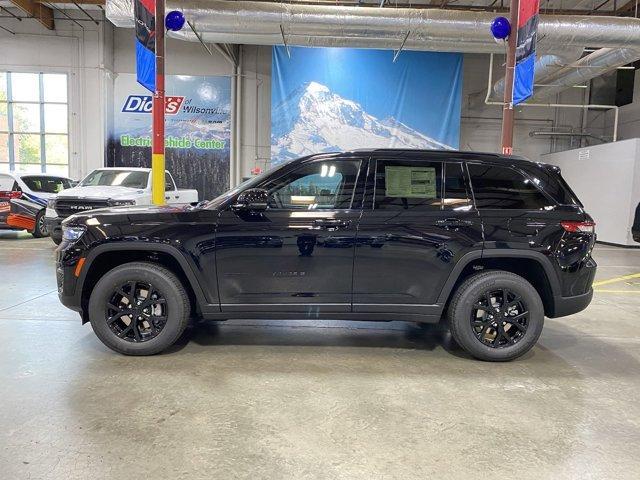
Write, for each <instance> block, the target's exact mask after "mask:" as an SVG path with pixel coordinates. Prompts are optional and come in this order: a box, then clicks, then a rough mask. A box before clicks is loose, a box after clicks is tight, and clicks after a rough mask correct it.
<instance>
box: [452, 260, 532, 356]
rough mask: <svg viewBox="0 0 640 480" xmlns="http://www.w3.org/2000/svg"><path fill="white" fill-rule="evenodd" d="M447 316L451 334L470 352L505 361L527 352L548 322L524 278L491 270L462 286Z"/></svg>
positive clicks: (470, 279) (479, 274)
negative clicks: (545, 320)
mask: <svg viewBox="0 0 640 480" xmlns="http://www.w3.org/2000/svg"><path fill="white" fill-rule="evenodd" d="M505 292H506V293H505ZM505 295H506V297H507V298H506V305H507V308H506V309H505V308H504V305H505V299H504V298H503V297H504V296H505ZM447 317H448V320H449V326H450V328H451V335H452V336H453V338H454V339H455V341H456V342H458V344H459V345H460V346H461V347H462V348H463V349H465V350H466V351H467V352H468V353H470V354H471V355H473V356H474V357H475V358H478V359H480V360H485V361H490V362H504V361H508V360H513V359H515V358H518V357H520V356H521V355H524V354H525V353H526V352H528V351H529V350H530V349H531V348H533V346H534V345H535V344H536V342H537V341H538V338H539V337H540V334H541V333H542V327H543V325H544V306H543V304H542V300H541V299H540V295H539V294H538V292H537V291H536V289H535V288H534V287H533V285H531V284H530V283H529V282H528V281H526V280H525V279H524V278H522V277H520V276H519V275H515V274H513V273H510V272H504V271H500V270H497V271H487V272H481V273H478V274H475V275H473V276H471V277H469V278H468V279H466V280H465V281H464V282H463V283H462V284H461V285H460V286H459V287H458V289H457V290H456V291H455V293H454V295H453V298H452V300H451V303H450V306H449V309H448V311H447ZM494 327H495V328H494Z"/></svg>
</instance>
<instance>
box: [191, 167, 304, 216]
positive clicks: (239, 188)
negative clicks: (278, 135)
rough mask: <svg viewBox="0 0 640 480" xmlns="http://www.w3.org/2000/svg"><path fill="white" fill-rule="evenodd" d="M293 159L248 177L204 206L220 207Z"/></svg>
mask: <svg viewBox="0 0 640 480" xmlns="http://www.w3.org/2000/svg"><path fill="white" fill-rule="evenodd" d="M292 161H293V160H289V161H287V162H284V163H281V164H280V165H276V166H275V167H273V168H271V169H270V170H267V171H264V172H262V173H261V174H260V175H257V176H255V177H251V178H248V179H247V180H245V181H244V182H242V183H241V184H240V185H238V186H237V187H235V188H232V189H231V190H228V191H226V192H224V193H223V194H222V195H220V196H218V197H216V198H214V199H213V200H211V201H210V202H209V203H207V204H206V205H205V206H204V208H211V209H215V208H218V207H220V205H222V204H223V203H225V202H226V201H227V200H229V199H230V198H232V197H234V196H235V195H237V194H239V193H240V192H241V191H243V190H246V189H247V188H251V187H254V186H256V185H259V184H260V183H261V182H262V180H264V179H265V178H266V177H268V176H271V175H272V174H273V173H275V172H277V171H278V170H280V169H282V168H284V167H286V166H287V165H288V164H289V163H290V162H292Z"/></svg>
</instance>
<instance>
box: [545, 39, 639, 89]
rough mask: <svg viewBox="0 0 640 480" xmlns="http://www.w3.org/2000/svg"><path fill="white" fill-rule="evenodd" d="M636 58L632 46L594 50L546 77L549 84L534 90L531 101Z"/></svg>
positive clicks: (582, 81) (635, 51)
mask: <svg viewBox="0 0 640 480" xmlns="http://www.w3.org/2000/svg"><path fill="white" fill-rule="evenodd" d="M638 58H640V50H636V49H632V48H616V49H614V48H601V49H600V50H596V51H595V52H593V53H591V54H589V55H587V56H585V57H583V58H581V59H580V60H578V61H576V62H574V63H573V64H571V65H567V66H566V67H564V68H562V69H560V70H558V71H557V72H556V73H555V74H552V75H550V76H549V77H547V78H546V79H545V82H546V83H548V84H550V85H549V86H546V87H542V88H540V89H538V90H537V91H534V96H533V101H538V100H541V99H544V98H548V97H550V96H551V95H554V94H556V93H559V92H561V91H563V90H566V89H567V88H568V87H571V86H573V85H577V84H580V83H584V82H588V81H589V80H591V79H592V78H596V77H599V76H600V75H602V74H604V73H606V72H608V71H610V70H613V69H615V68H618V67H621V66H623V65H626V64H628V63H632V62H635V61H636V60H638Z"/></svg>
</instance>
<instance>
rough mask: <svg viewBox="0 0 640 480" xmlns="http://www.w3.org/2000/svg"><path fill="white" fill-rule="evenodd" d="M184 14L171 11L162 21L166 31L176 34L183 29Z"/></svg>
mask: <svg viewBox="0 0 640 480" xmlns="http://www.w3.org/2000/svg"><path fill="white" fill-rule="evenodd" d="M184 22H185V19H184V14H183V13H182V12H181V11H179V10H172V11H170V12H169V13H167V16H166V18H165V19H164V24H165V25H166V27H167V29H168V30H171V31H172V32H177V31H178V30H181V29H182V27H184Z"/></svg>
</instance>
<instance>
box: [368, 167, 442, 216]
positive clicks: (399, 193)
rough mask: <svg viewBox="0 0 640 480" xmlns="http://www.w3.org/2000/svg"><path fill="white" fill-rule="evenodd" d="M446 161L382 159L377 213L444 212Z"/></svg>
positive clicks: (378, 181) (378, 170) (377, 190)
mask: <svg viewBox="0 0 640 480" xmlns="http://www.w3.org/2000/svg"><path fill="white" fill-rule="evenodd" d="M442 170H443V166H442V162H437V161H435V162H434V161H426V160H404V159H398V160H392V159H388V160H387V159H381V160H378V161H377V162H376V175H375V198H374V207H373V208H374V209H375V210H441V209H442Z"/></svg>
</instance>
